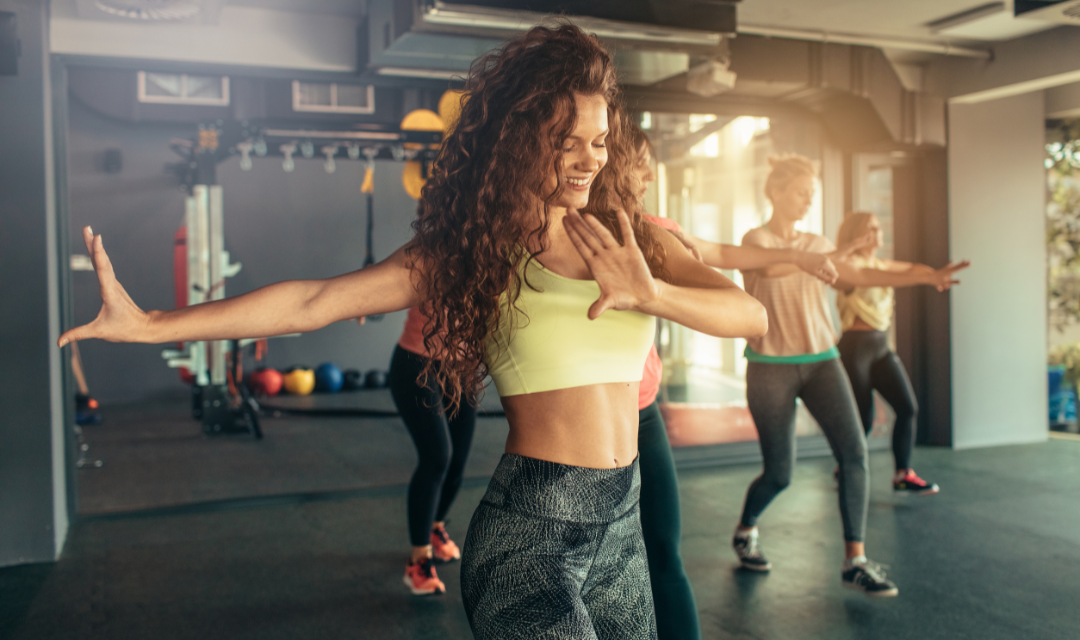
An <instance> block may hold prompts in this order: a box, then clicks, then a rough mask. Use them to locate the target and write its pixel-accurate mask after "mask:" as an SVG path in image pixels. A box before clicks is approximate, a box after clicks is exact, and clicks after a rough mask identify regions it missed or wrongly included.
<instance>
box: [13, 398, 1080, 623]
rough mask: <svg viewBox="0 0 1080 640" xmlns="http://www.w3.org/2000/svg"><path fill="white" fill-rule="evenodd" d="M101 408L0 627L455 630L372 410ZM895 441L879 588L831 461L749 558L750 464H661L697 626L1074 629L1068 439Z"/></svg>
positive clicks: (800, 479)
mask: <svg viewBox="0 0 1080 640" xmlns="http://www.w3.org/2000/svg"><path fill="white" fill-rule="evenodd" d="M170 416H172V417H171V418H170ZM149 418H154V420H155V422H154V423H153V424H154V426H153V428H149V427H140V426H139V425H140V424H142V425H147V424H150V423H149V422H147V420H148V419H149ZM107 420H108V421H107V422H106V423H105V425H102V426H101V427H89V428H87V429H86V432H87V439H88V441H89V442H90V444H91V448H90V451H89V452H88V454H89V455H90V457H91V458H93V457H95V456H97V457H100V458H102V459H103V460H104V462H105V464H104V466H103V467H102V468H100V469H89V468H88V469H84V470H83V471H82V472H80V482H81V483H82V488H83V491H82V498H83V503H82V511H83V513H84V514H86V515H84V517H83V518H82V519H81V520H80V521H79V522H78V523H76V524H75V525H74V526H73V528H72V530H71V532H70V534H69V537H68V542H67V546H66V547H65V550H64V554H63V557H62V558H61V559H60V560H59V561H58V562H56V563H55V564H45V565H28V566H21V567H12V568H6V569H0V638H11V639H17V640H31V639H32V640H50V639H54V638H55V639H61V638H62V639H64V640H67V639H70V638H80V639H85V640H96V639H109V640H122V639H127V638H132V639H136V638H137V639H140V640H141V639H145V638H155V639H162V640H167V639H173V638H176V639H179V638H199V639H200V640H202V639H206V640H210V639H217V638H222V639H225V638H228V639H230V640H232V639H242V638H259V639H273V638H290V639H291V638H343V637H363V638H370V639H382V638H410V639H414V640H422V639H428V638H431V639H440V640H451V639H454V638H471V634H470V633H469V629H468V625H467V623H466V620H465V614H464V611H463V609H462V606H461V600H460V595H459V589H458V566H457V565H447V566H443V567H440V569H439V573H440V576H441V577H442V578H443V580H444V581H445V582H446V583H447V585H448V587H449V593H448V594H446V595H445V596H441V597H428V598H416V597H413V596H410V595H408V594H406V593H405V589H404V587H403V586H402V584H401V574H402V571H403V568H404V567H403V565H404V561H405V554H406V552H407V545H406V536H405V506H404V501H405V483H406V482H407V480H408V475H409V472H410V469H411V464H412V457H411V456H412V452H411V445H409V443H408V436H407V435H406V434H405V433H404V429H403V428H401V427H400V424H395V421H394V420H393V419H366V420H355V419H353V420H349V419H344V418H320V419H317V420H312V419H310V418H298V417H288V416H285V417H281V418H271V419H267V420H266V421H265V423H264V425H263V426H264V430H265V431H266V434H267V437H266V440H264V441H262V442H260V443H255V442H253V441H250V440H245V439H244V437H243V436H240V437H230V438H224V439H207V438H203V437H201V436H200V435H199V434H198V433H197V424H195V423H192V422H191V421H190V419H189V418H187V416H186V415H185V411H184V407H183V404H182V403H179V404H176V403H174V404H172V405H168V404H166V405H160V406H156V407H153V408H150V407H127V408H117V409H115V410H112V411H110V412H109V413H108V416H107ZM170 420H172V421H173V422H170ZM124 425H126V426H124ZM170 425H172V426H170ZM94 429H98V431H96V432H95V431H94ZM123 432H126V433H127V435H126V436H124V437H121V436H120V435H119V434H120V433H123ZM138 434H142V438H141V440H140V438H139V437H136V436H138ZM503 437H505V422H503V421H502V420H500V419H486V420H484V421H482V422H481V423H480V425H479V426H478V438H477V447H476V449H475V451H474V455H473V457H472V460H471V462H470V468H469V472H468V475H469V478H467V480H466V483H465V487H464V488H463V490H462V492H461V494H460V497H459V499H458V501H457V503H456V504H455V507H454V509H453V511H452V513H451V516H450V523H449V529H450V531H451V534H452V535H455V536H456V537H457V539H458V540H459V541H460V540H461V539H463V538H464V532H465V529H466V527H467V525H468V520H469V517H470V514H471V513H472V510H473V509H474V508H475V507H476V505H477V504H478V502H479V500H480V498H481V496H482V495H483V492H484V487H485V484H486V478H485V476H486V475H487V474H489V473H490V469H491V468H493V467H494V463H495V462H496V461H497V459H498V454H499V450H500V449H501V439H502V438H503ZM162 440H164V441H171V442H172V446H162V444H163V443H162V442H161V441H162ZM155 441H157V442H156V443H155ZM196 454H197V456H196ZM916 456H917V457H916V461H917V465H918V470H919V472H920V473H921V474H922V475H923V476H924V477H927V478H929V479H932V480H933V481H935V482H938V483H940V484H941V485H942V487H943V490H942V493H941V494H939V495H937V496H933V497H927V498H913V497H898V496H894V495H893V493H892V491H891V489H890V487H889V482H888V479H889V478H888V476H889V475H890V472H891V468H890V463H891V460H890V456H889V454H888V453H886V452H878V453H874V454H872V459H871V467H872V471H873V493H872V496H871V510H870V517H869V531H868V540H867V543H868V548H869V550H870V555H871V557H872V559H874V560H877V561H879V562H882V563H885V564H887V565H889V567H890V568H889V570H888V571H889V575H890V577H893V578H895V580H896V581H897V583H898V584H899V586H900V596H899V597H898V598H893V599H885V600H870V599H868V598H866V597H864V596H862V595H860V594H856V593H852V592H849V591H846V590H844V589H842V588H841V586H840V575H839V565H840V561H841V559H842V542H841V535H840V521H839V517H838V514H837V509H836V494H835V487H834V481H833V479H832V468H833V463H832V461H831V460H830V459H827V458H819V459H812V460H804V461H801V462H800V463H799V466H798V470H797V473H796V477H795V481H794V483H793V484H792V486H791V488H790V489H788V491H786V492H785V493H784V494H782V495H781V496H780V497H779V498H777V500H776V502H775V503H774V504H773V505H772V506H771V507H770V509H769V511H768V512H767V513H766V515H765V517H764V519H763V521H762V524H761V531H762V545H763V548H764V550H765V551H766V553H767V554H768V555H769V557H770V559H771V560H772V562H773V565H774V569H773V571H772V572H771V573H770V574H768V575H757V574H748V573H745V572H741V571H738V570H737V569H736V568H735V563H734V556H733V555H732V552H731V550H730V547H729V537H730V533H731V530H732V528H733V526H734V524H735V521H736V519H737V517H738V513H739V508H740V506H741V503H742V498H743V492H744V491H745V489H746V485H747V484H748V483H749V482H750V480H751V479H753V477H754V476H755V475H756V474H757V473H758V470H759V467H758V466H757V465H742V466H732V467H721V468H706V469H694V470H687V471H683V472H681V473H680V483H681V494H682V506H683V540H684V542H683V552H684V560H685V562H686V568H687V572H688V574H689V576H690V579H691V580H692V582H693V583H694V587H695V590H696V594H697V599H698V607H699V609H700V611H701V621H702V627H703V636H704V638H707V639H709V640H712V639H729V638H730V639H734V638H740V639H742V638H745V639H755V640H786V639H789V638H790V639H794V638H799V639H800V640H802V639H818V638H820V639H829V640H836V639H845V638H853V639H854V638H858V639H874V638H882V639H888V640H897V639H899V638H919V639H936V638H942V639H945V638H948V639H949V640H957V639H964V638H973V639H974V638H978V639H979V640H996V639H1009V640H1013V639H1016V638H1038V639H1040V640H1041V639H1056V638H1076V637H1077V635H1078V631H1077V629H1078V626H1080V613H1078V612H1077V607H1076V595H1077V594H1078V593H1080V509H1078V508H1077V501H1078V499H1080V495H1078V493H1077V483H1076V478H1077V477H1080V474H1078V471H1080V440H1061V439H1054V440H1051V441H1049V442H1048V443H1046V444H1039V445H1028V446H1012V447H1001V448H992V449H980V450H973V451H950V450H946V449H933V448H921V449H919V450H918V452H917V454H916ZM335 458H336V459H337V460H338V463H337V464H332V463H330V462H327V460H332V459H335ZM136 460H137V461H138V462H137V461H136ZM192 460H198V461H199V462H198V464H193V463H192ZM110 473H111V474H112V475H108V474H110ZM226 477H234V478H237V477H239V478H246V480H245V481H244V483H239V484H233V485H229V484H228V482H225V481H224V480H223V478H226ZM170 487H171V488H170ZM170 491H171V492H172V493H170ZM110 495H111V496H112V497H111V498H109V497H108V496H110Z"/></svg>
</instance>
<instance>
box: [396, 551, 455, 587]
mask: <svg viewBox="0 0 1080 640" xmlns="http://www.w3.org/2000/svg"><path fill="white" fill-rule="evenodd" d="M402 580H403V582H404V583H405V586H406V587H408V588H409V591H412V594H413V595H414V596H430V595H434V594H441V593H446V585H445V584H443V582H442V580H439V576H437V575H436V574H435V567H434V565H432V564H431V560H430V559H429V558H424V559H423V560H421V561H420V562H417V563H415V564H414V563H412V562H410V563H408V564H407V565H405V577H404V578H403V579H402Z"/></svg>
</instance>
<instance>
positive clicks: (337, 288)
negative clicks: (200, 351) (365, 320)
mask: <svg viewBox="0 0 1080 640" xmlns="http://www.w3.org/2000/svg"><path fill="white" fill-rule="evenodd" d="M83 239H84V240H85V242H86V248H87V249H88V250H89V252H90V255H91V257H92V258H93V262H94V270H95V271H97V275H98V284H99V286H100V291H101V301H102V306H101V311H100V312H99V313H98V316H97V318H96V319H94V321H93V322H91V323H89V324H86V325H83V326H81V327H76V328H74V329H71V330H69V331H67V332H65V333H64V334H63V335H62V336H60V341H59V345H60V346H61V347H62V346H64V345H65V344H67V343H69V342H74V341H76V340H86V339H88V338H99V339H102V340H108V341H109V342H147V343H161V342H178V341H185V342H186V341H192V340H232V339H239V338H255V337H266V336H275V335H281V334H286V333H299V332H305V331H313V330H315V329H319V328H321V327H325V326H326V325H328V324H330V323H332V322H336V321H338V320H347V319H351V318H356V317H358V316H368V315H374V314H378V313H387V312H390V311H397V310H399V309H405V308H408V307H411V306H413V305H415V304H417V303H419V302H420V299H421V295H420V294H419V293H418V292H417V286H416V281H415V277H416V276H415V273H414V270H413V269H412V267H411V264H410V260H409V259H408V257H407V256H406V255H405V248H404V247H402V248H401V249H398V250H397V251H396V252H394V254H393V255H391V256H390V257H389V258H387V259H386V260H384V261H382V262H380V263H378V264H375V265H372V266H370V267H368V268H366V269H362V270H360V271H354V272H352V273H347V274H344V275H340V276H337V277H334V278H327V279H325V280H289V281H286V282H279V283H277V284H272V285H269V286H266V287H263V288H261V289H257V290H255V291H252V292H251V293H246V294H244V295H241V296H236V297H235V298H226V299H225V300H218V301H215V302H207V303H204V304H197V305H192V306H190V307H183V308H181V309H175V310H172V311H143V310H142V309H140V308H139V306H138V305H136V304H135V302H134V301H133V300H132V299H131V297H130V296H128V294H127V291H125V290H124V287H123V286H122V285H121V284H120V283H119V282H118V281H117V280H116V275H115V274H114V273H113V268H112V263H111V262H110V261H109V256H108V255H107V254H106V253H105V248H104V247H103V246H102V241H101V236H95V235H94V234H93V232H92V231H91V230H90V227H86V228H85V229H84V230H83Z"/></svg>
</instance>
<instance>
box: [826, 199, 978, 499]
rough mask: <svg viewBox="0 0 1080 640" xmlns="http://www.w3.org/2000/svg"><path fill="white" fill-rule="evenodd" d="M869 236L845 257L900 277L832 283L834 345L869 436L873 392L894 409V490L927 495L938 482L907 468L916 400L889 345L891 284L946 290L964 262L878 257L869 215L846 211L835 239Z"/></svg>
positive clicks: (874, 222)
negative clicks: (836, 322) (879, 282)
mask: <svg viewBox="0 0 1080 640" xmlns="http://www.w3.org/2000/svg"><path fill="white" fill-rule="evenodd" d="M865 235H872V236H873V237H874V238H875V242H874V243H873V244H871V245H869V246H866V247H864V248H862V249H860V250H858V251H856V252H855V253H854V254H852V256H851V257H849V258H848V262H849V263H851V264H852V265H854V266H856V267H859V268H867V269H878V270H880V271H891V272H893V273H895V274H896V275H897V276H901V279H900V280H899V281H898V282H896V283H894V284H893V286H890V287H856V286H853V285H851V284H848V283H845V282H843V281H842V280H841V281H840V282H838V283H837V285H836V288H837V290H838V291H837V295H836V305H837V307H838V308H839V310H840V330H841V331H842V332H843V333H842V335H841V337H840V342H839V344H838V345H837V346H838V347H839V349H840V361H841V362H842V363H843V364H844V369H845V370H846V371H847V374H848V378H849V379H850V380H851V388H852V391H854V392H855V402H856V403H857V404H858V406H859V414H860V417H861V418H862V424H863V429H864V430H865V431H866V434H867V435H870V429H871V428H872V427H873V426H874V391H875V390H876V391H877V392H878V393H880V394H881V395H882V397H883V398H885V401H886V402H888V403H889V405H890V406H891V407H892V408H893V411H894V412H895V413H896V422H895V423H894V425H893V431H892V451H893V457H894V458H895V461H896V472H895V474H894V475H893V489H894V490H895V491H897V492H903V493H911V494H917V495H932V494H935V493H937V492H938V490H939V489H938V486H937V485H936V484H934V483H932V482H927V481H926V480H923V479H922V478H920V477H919V476H918V474H916V473H915V470H914V469H912V468H911V450H912V447H913V446H914V444H915V421H916V414H917V412H918V410H919V409H918V403H917V402H916V400H915V392H914V390H913V389H912V388H911V381H910V380H909V379H908V376H907V372H906V371H905V370H904V364H903V363H902V362H900V358H898V357H897V355H896V354H895V353H893V351H892V349H890V348H889V340H888V335H887V332H888V330H889V327H890V326H891V325H892V317H893V307H894V295H893V290H894V288H895V287H905V286H917V285H928V286H934V287H936V288H937V290H938V291H945V290H947V289H948V288H949V287H950V286H952V285H953V284H959V281H957V280H953V279H952V276H953V274H955V273H956V272H958V271H960V270H961V269H965V268H967V266H968V265H969V264H970V263H969V262H968V261H966V260H965V261H962V262H956V263H949V264H947V265H945V266H944V267H942V268H941V269H934V268H932V267H928V266H926V265H924V264H914V263H911V262H901V261H899V260H882V259H881V258H878V257H877V250H878V249H880V248H881V246H882V245H883V243H884V235H883V233H882V230H881V223H880V222H879V221H878V219H877V217H876V216H874V214H872V213H863V212H856V213H849V214H848V215H847V217H845V218H844V222H843V224H841V225H840V230H839V231H838V232H837V238H836V241H837V242H839V243H844V242H848V241H850V240H851V239H853V238H859V237H863V236H865Z"/></svg>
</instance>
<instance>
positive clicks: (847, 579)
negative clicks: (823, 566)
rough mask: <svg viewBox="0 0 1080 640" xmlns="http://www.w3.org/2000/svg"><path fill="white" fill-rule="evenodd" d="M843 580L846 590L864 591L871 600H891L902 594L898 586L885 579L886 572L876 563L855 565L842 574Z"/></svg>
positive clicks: (867, 562)
mask: <svg viewBox="0 0 1080 640" xmlns="http://www.w3.org/2000/svg"><path fill="white" fill-rule="evenodd" d="M841 578H842V579H843V584H844V588H845V589H852V590H855V591H862V592H863V593H865V594H866V595H868V596H870V597H871V598H891V597H893V596H895V595H897V594H898V593H900V590H899V589H897V588H896V584H894V583H893V582H892V581H891V580H887V579H885V572H884V571H883V570H882V569H881V565H879V564H877V563H876V562H870V561H866V562H864V563H862V564H857V565H853V566H852V567H851V568H850V569H846V570H845V571H844V572H843V573H842V574H841Z"/></svg>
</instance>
